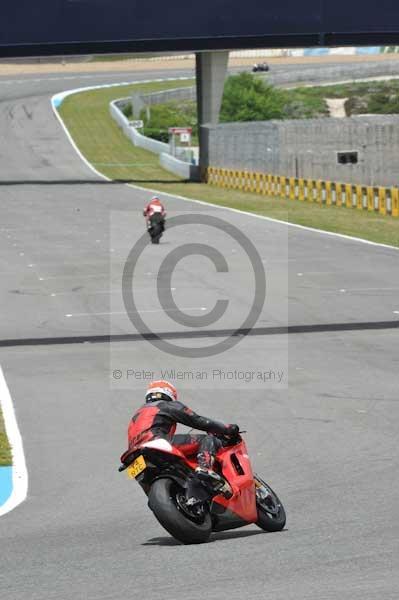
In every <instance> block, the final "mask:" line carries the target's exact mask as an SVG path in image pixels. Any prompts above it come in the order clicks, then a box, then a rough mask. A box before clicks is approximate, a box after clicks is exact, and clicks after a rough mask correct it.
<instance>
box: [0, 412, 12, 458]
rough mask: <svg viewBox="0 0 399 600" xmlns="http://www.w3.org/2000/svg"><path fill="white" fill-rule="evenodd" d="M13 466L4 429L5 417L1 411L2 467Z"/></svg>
mask: <svg viewBox="0 0 399 600" xmlns="http://www.w3.org/2000/svg"><path fill="white" fill-rule="evenodd" d="M11 464H12V457H11V448H10V445H9V443H8V439H7V436H6V432H5V429H4V421H3V415H2V413H1V410H0V467H9V466H10V465H11Z"/></svg>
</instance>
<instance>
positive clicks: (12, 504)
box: [0, 367, 28, 517]
mask: <svg viewBox="0 0 399 600" xmlns="http://www.w3.org/2000/svg"><path fill="white" fill-rule="evenodd" d="M0 406H1V410H2V412H3V417H4V424H5V428H6V433H7V437H8V441H9V442H10V445H11V448H12V455H13V469H12V483H13V489H12V493H11V496H10V497H9V498H8V500H7V501H6V502H5V504H3V505H2V506H0V517H1V516H2V515H5V514H6V513H8V512H10V510H13V509H14V508H16V507H17V506H18V504H21V502H23V501H24V500H25V498H26V495H27V493H28V471H27V469H26V462H25V454H24V447H23V444H22V437H21V434H20V431H19V429H18V424H17V419H16V417H15V411H14V406H13V403H12V399H11V395H10V391H9V389H8V386H7V383H6V380H5V378H4V373H3V370H2V368H1V367H0Z"/></svg>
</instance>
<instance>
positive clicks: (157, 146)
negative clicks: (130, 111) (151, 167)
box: [109, 98, 200, 181]
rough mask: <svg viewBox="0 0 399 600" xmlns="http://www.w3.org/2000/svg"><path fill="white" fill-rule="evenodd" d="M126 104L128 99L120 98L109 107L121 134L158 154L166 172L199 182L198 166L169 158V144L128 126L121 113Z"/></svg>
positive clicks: (135, 143)
mask: <svg viewBox="0 0 399 600" xmlns="http://www.w3.org/2000/svg"><path fill="white" fill-rule="evenodd" d="M128 102H130V100H129V98H121V99H119V100H114V101H113V102H111V103H110V105H109V110H110V114H111V117H112V118H113V119H114V120H115V121H116V123H117V124H118V125H119V127H120V128H121V129H122V131H123V133H124V134H125V135H126V136H127V137H128V138H129V139H130V140H131V141H132V143H133V144H134V145H135V146H139V147H140V148H144V149H145V150H149V151H150V152H154V153H155V154H159V162H160V165H161V166H162V167H163V168H164V169H166V170H167V171H170V172H171V173H174V174H175V175H178V176H179V177H183V178H184V179H190V180H191V181H199V179H200V169H199V167H198V166H196V165H192V164H190V163H187V162H183V161H182V160H179V159H177V158H175V157H173V156H171V155H170V154H168V152H169V144H164V143H163V142H158V141H157V140H153V139H151V138H149V137H146V136H145V135H142V134H141V133H139V132H138V131H137V129H135V128H134V127H132V126H131V125H130V122H129V119H127V118H126V117H125V115H124V114H123V113H122V108H123V106H124V105H126V104H127V103H128Z"/></svg>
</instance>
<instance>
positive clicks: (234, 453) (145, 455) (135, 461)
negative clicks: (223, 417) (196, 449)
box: [119, 435, 286, 544]
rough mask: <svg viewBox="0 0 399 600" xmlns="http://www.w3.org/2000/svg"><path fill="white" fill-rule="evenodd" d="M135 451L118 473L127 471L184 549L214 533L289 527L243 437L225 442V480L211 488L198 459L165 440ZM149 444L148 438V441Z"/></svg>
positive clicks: (219, 466)
mask: <svg viewBox="0 0 399 600" xmlns="http://www.w3.org/2000/svg"><path fill="white" fill-rule="evenodd" d="M145 439H146V437H145V436H144V438H143V441H142V442H140V443H138V444H137V445H136V446H135V447H134V448H132V449H131V451H130V452H129V454H128V455H127V458H126V459H125V462H124V463H123V464H122V465H121V466H120V467H119V471H124V470H125V469H127V474H128V476H129V477H130V478H132V479H136V481H137V482H138V483H139V484H140V486H141V487H142V489H143V490H144V492H145V493H146V495H147V496H148V506H149V508H150V509H151V510H152V512H153V513H154V515H155V517H156V518H157V520H158V521H159V523H160V524H161V525H162V526H163V527H164V528H165V529H166V531H168V532H169V533H170V534H171V535H172V536H173V537H174V538H176V539H177V540H179V541H180V542H183V543H184V544H199V543H202V542H207V541H208V539H209V537H210V535H211V532H212V531H224V530H227V529H235V528H236V527H243V526H245V525H249V524H251V523H255V524H256V525H257V526H258V527H260V528H261V529H264V530H265V531H280V530H281V529H283V528H284V526H285V522H286V516H285V510H284V507H283V505H282V503H281V501H280V500H279V498H278V496H277V494H276V493H275V492H274V491H273V490H272V488H271V487H270V486H269V485H268V484H267V483H266V482H265V481H263V479H261V478H260V477H259V476H258V475H256V474H255V475H254V474H253V473H252V468H251V463H250V460H249V457H248V453H247V448H246V445H245V442H244V440H243V439H242V437H241V435H238V436H237V438H236V439H234V440H230V441H229V442H227V441H226V439H225V438H223V437H222V439H223V440H224V442H223V443H224V446H223V448H222V449H221V450H219V452H218V454H217V461H216V463H215V465H214V468H215V470H217V471H218V472H219V474H220V475H221V481H219V482H216V483H213V482H212V483H209V481H208V479H205V480H204V479H202V478H200V476H199V474H197V473H195V468H196V467H197V466H198V463H197V461H196V456H186V455H184V454H183V453H182V452H181V451H180V450H179V449H178V448H177V447H175V446H173V445H172V444H171V443H170V442H168V441H167V440H165V439H159V438H158V439H151V440H150V441H145ZM147 439H148V438H147Z"/></svg>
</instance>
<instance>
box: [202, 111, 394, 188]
mask: <svg viewBox="0 0 399 600" xmlns="http://www.w3.org/2000/svg"><path fill="white" fill-rule="evenodd" d="M204 134H205V135H204V139H205V151H206V155H207V164H208V165H209V166H212V167H225V168H229V169H241V170H248V171H259V172H264V173H272V174H275V175H285V176H288V177H304V178H309V179H322V180H331V181H339V182H344V183H362V184H365V185H381V186H390V185H398V183H399V116H396V115H388V116H381V117H377V116H371V117H350V118H346V119H333V118H325V119H309V120H292V121H263V122H254V123H228V124H227V123H226V124H221V125H217V126H209V125H208V126H205V127H204ZM352 150H353V151H358V164H355V165H352V164H346V165H341V164H338V162H337V152H342V151H352Z"/></svg>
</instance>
